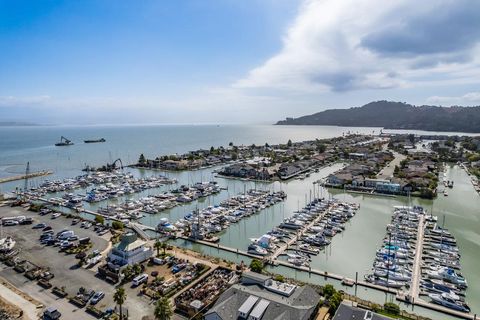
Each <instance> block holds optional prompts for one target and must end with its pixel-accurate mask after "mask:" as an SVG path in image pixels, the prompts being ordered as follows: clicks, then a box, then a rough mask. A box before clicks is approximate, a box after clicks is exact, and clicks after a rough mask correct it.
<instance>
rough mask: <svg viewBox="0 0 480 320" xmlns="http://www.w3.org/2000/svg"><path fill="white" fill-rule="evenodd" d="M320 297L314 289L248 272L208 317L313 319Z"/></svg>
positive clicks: (219, 319) (216, 319) (214, 319)
mask: <svg viewBox="0 0 480 320" xmlns="http://www.w3.org/2000/svg"><path fill="white" fill-rule="evenodd" d="M319 301H320V295H318V294H317V293H316V292H315V290H314V289H313V288H312V287H310V286H302V287H300V286H296V285H293V284H288V283H283V282H278V281H275V280H273V279H272V278H271V277H270V276H266V275H262V274H259V273H254V272H244V273H243V275H242V280H241V283H238V284H234V285H232V286H231V287H230V288H229V289H227V290H226V291H225V292H224V293H222V295H221V296H220V297H219V298H218V300H217V302H216V303H215V305H214V306H213V307H212V308H211V309H210V310H208V311H207V313H206V314H205V319H206V320H226V319H251V320H260V319H262V320H289V319H295V320H310V319H314V318H315V316H316V311H317V306H318V302H319Z"/></svg>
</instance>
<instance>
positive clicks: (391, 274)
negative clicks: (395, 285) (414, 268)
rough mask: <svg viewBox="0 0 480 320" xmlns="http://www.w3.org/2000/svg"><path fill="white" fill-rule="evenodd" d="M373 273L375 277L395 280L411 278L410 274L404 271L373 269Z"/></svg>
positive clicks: (408, 279)
mask: <svg viewBox="0 0 480 320" xmlns="http://www.w3.org/2000/svg"><path fill="white" fill-rule="evenodd" d="M373 274H374V275H375V276H377V277H381V278H388V279H392V280H397V281H410V280H411V279H412V277H411V275H409V274H408V273H406V272H395V271H387V270H385V269H375V271H374V273H373Z"/></svg>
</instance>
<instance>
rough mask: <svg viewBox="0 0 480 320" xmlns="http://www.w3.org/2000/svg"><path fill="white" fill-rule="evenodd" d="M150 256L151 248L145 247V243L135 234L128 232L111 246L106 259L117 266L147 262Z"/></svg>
mask: <svg viewBox="0 0 480 320" xmlns="http://www.w3.org/2000/svg"><path fill="white" fill-rule="evenodd" d="M152 254H153V250H152V248H150V247H147V246H146V242H145V241H143V240H140V239H138V238H137V235H136V234H135V233H133V232H129V233H126V234H124V235H123V236H122V239H121V241H120V242H119V243H117V244H116V245H114V246H113V248H112V250H111V251H110V252H109V253H108V259H109V261H110V262H111V263H113V264H115V265H118V266H124V265H127V264H128V265H133V264H135V263H140V262H143V261H145V260H148V259H149V258H150V257H151V256H152Z"/></svg>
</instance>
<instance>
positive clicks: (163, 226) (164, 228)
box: [157, 218, 177, 232]
mask: <svg viewBox="0 0 480 320" xmlns="http://www.w3.org/2000/svg"><path fill="white" fill-rule="evenodd" d="M157 230H158V231H160V232H175V231H177V228H176V227H175V226H174V225H173V224H171V223H170V222H168V219H167V218H161V219H160V221H159V223H158V225H157Z"/></svg>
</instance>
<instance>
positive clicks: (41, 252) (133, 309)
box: [0, 207, 153, 320]
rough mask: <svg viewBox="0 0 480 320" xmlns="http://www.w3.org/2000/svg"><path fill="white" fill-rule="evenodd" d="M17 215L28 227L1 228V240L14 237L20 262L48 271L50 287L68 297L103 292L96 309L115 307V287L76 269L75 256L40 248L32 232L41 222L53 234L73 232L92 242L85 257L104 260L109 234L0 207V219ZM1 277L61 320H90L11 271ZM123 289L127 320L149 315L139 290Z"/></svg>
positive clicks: (38, 231) (1, 270)
mask: <svg viewBox="0 0 480 320" xmlns="http://www.w3.org/2000/svg"><path fill="white" fill-rule="evenodd" d="M18 215H21V216H26V217H32V218H33V223H32V224H31V225H15V226H4V227H2V235H1V238H4V237H7V236H11V237H13V239H14V240H15V241H16V245H15V249H18V250H20V253H19V254H18V257H19V258H20V259H26V260H28V261H30V262H31V263H34V264H35V265H37V266H39V267H48V268H49V269H50V272H51V273H53V274H54V278H53V279H51V280H50V282H51V283H52V285H53V286H57V287H63V286H64V287H65V291H66V292H67V293H68V295H69V296H74V295H75V294H76V293H77V292H78V289H79V288H80V287H84V288H87V289H93V290H95V291H103V292H104V293H105V298H104V299H103V300H101V301H100V302H99V303H98V305H97V307H98V308H100V309H106V308H109V307H114V302H113V298H112V297H113V293H114V291H115V287H114V286H113V285H111V284H109V283H107V282H105V281H103V280H101V279H99V278H97V277H96V276H95V273H96V266H95V267H93V268H92V269H86V268H84V267H79V266H78V264H77V262H78V260H77V259H76V258H75V255H74V254H71V255H68V254H65V253H64V252H60V249H59V247H54V246H44V245H42V244H41V243H40V241H39V237H40V235H41V234H42V229H33V228H32V227H33V226H34V225H35V224H37V223H41V222H43V223H46V224H47V225H49V226H51V227H52V229H53V230H54V232H55V234H56V233H57V232H58V231H60V230H63V229H68V230H72V231H74V232H75V235H77V236H78V237H79V238H84V237H89V238H90V239H91V242H92V244H93V247H92V248H91V249H89V250H88V251H87V253H89V252H92V251H93V250H99V251H100V252H103V255H104V256H105V255H106V253H107V252H108V250H109V248H110V242H109V237H110V233H107V234H105V235H103V236H99V235H98V234H97V233H96V232H95V231H94V230H93V227H91V228H89V229H85V228H81V226H80V223H79V224H76V225H72V219H69V218H66V217H64V216H61V217H58V218H56V219H52V214H47V215H45V216H40V215H39V214H37V213H35V212H30V211H26V210H25V209H23V208H21V207H15V208H11V207H0V218H4V217H11V216H18ZM0 276H1V277H3V278H5V279H7V280H8V281H9V282H10V283H12V284H13V285H14V286H16V287H17V288H18V289H19V290H21V291H23V292H25V293H27V294H29V295H30V296H32V297H33V298H35V299H37V300H39V301H40V302H42V303H43V304H44V305H45V306H46V307H49V306H55V307H57V308H58V310H59V311H60V312H61V313H62V319H72V320H73V319H93V317H92V316H90V315H88V314H87V313H86V312H84V311H83V310H79V309H78V307H76V306H74V305H73V304H71V303H69V302H68V299H60V298H58V297H57V296H55V295H54V294H53V293H52V292H51V290H50V289H44V288H42V287H40V286H39V285H38V284H37V283H36V282H35V281H30V280H28V279H27V278H26V277H25V276H24V275H23V274H21V273H17V272H16V271H15V270H13V269H12V267H8V266H6V265H4V264H2V265H1V268H0ZM126 289H127V301H126V304H125V307H126V308H128V309H129V314H130V317H129V318H130V319H141V318H142V317H141V316H142V315H145V314H152V310H153V306H151V305H150V304H149V303H148V302H149V301H148V300H146V299H145V298H143V297H141V296H138V290H134V289H131V288H129V287H127V286H126ZM79 313H81V315H79Z"/></svg>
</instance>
